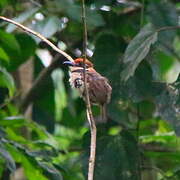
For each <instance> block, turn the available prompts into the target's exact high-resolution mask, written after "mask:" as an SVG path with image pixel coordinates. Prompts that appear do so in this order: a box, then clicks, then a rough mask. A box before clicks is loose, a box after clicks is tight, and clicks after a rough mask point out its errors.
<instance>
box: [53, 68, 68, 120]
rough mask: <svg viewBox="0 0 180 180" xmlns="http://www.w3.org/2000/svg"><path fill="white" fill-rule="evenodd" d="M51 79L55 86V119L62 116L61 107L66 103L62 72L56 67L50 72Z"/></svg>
mask: <svg viewBox="0 0 180 180" xmlns="http://www.w3.org/2000/svg"><path fill="white" fill-rule="evenodd" d="M52 79H53V83H54V87H55V97H54V98H55V108H56V119H57V120H60V119H61V118H62V112H63V109H64V108H65V107H66V105H67V99H66V91H65V87H64V82H63V79H64V73H63V71H62V70H61V69H57V70H55V71H53V73H52Z"/></svg>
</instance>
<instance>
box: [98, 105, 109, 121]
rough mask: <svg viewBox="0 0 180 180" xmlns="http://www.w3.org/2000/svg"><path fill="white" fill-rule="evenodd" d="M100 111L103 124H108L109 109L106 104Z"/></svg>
mask: <svg viewBox="0 0 180 180" xmlns="http://www.w3.org/2000/svg"><path fill="white" fill-rule="evenodd" d="M100 111H101V122H103V123H105V122H107V120H108V119H107V107H106V104H103V105H101V106H100Z"/></svg>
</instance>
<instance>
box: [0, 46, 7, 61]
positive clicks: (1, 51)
mask: <svg viewBox="0 0 180 180" xmlns="http://www.w3.org/2000/svg"><path fill="white" fill-rule="evenodd" d="M1 60H3V61H5V62H9V56H8V55H7V53H6V52H5V51H4V49H3V48H1V47H0V61H1Z"/></svg>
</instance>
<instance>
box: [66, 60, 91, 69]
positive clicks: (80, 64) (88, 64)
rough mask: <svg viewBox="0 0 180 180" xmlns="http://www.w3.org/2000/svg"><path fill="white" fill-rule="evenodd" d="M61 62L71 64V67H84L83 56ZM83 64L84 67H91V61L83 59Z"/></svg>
mask: <svg viewBox="0 0 180 180" xmlns="http://www.w3.org/2000/svg"><path fill="white" fill-rule="evenodd" d="M63 64H66V65H68V66H73V67H84V59H83V58H77V59H75V60H74V62H72V61H64V63H63ZM85 66H86V68H93V63H91V62H90V61H89V60H87V59H86V60H85Z"/></svg>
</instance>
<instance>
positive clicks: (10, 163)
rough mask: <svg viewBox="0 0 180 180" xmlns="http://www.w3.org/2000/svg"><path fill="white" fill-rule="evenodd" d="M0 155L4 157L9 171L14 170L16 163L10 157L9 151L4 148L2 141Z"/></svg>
mask: <svg viewBox="0 0 180 180" xmlns="http://www.w3.org/2000/svg"><path fill="white" fill-rule="evenodd" d="M0 156H2V157H3V158H4V159H5V161H6V165H7V167H8V169H9V170H10V171H11V172H14V171H15V170H16V164H15V162H14V160H13V158H12V157H11V155H10V153H9V152H8V151H7V150H6V149H5V147H4V145H3V144H2V143H0Z"/></svg>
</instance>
